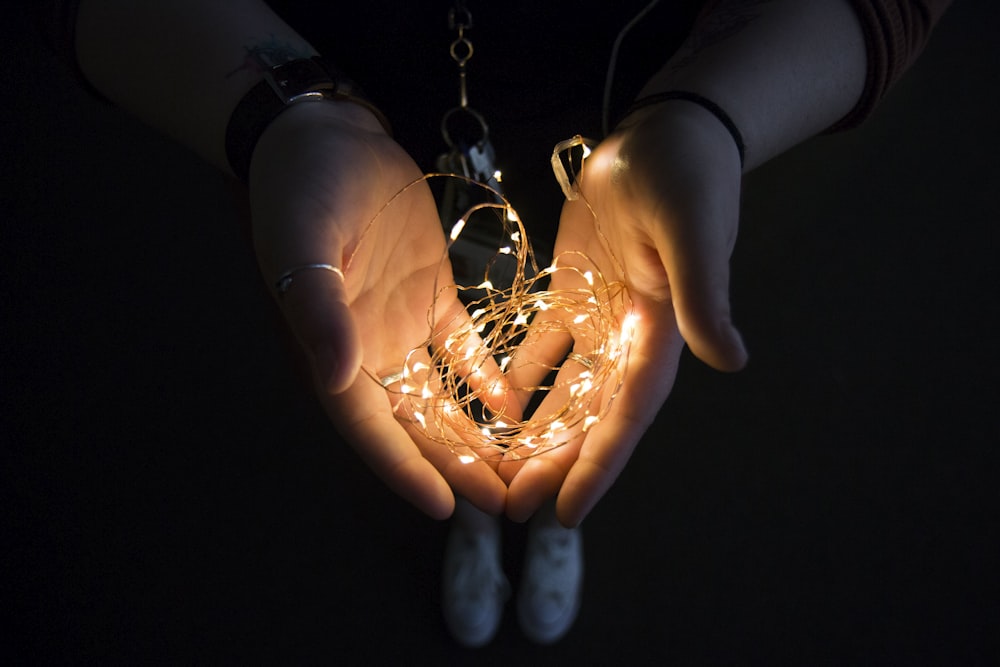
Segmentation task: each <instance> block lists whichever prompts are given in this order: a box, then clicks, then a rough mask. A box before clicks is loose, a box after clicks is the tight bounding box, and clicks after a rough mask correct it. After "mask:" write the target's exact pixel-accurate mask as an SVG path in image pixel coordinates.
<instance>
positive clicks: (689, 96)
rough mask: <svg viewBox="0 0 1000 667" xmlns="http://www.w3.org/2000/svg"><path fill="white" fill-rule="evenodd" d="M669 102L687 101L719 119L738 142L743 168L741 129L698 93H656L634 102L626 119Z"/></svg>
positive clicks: (744, 147) (626, 113)
mask: <svg viewBox="0 0 1000 667" xmlns="http://www.w3.org/2000/svg"><path fill="white" fill-rule="evenodd" d="M667 100H687V101H688V102H694V103H695V104H697V105H699V106H701V107H702V108H704V109H705V110H707V111H709V112H711V113H712V115H714V116H715V117H716V118H718V119H719V122H720V123H722V124H723V125H724V126H725V127H726V129H727V130H729V134H731V135H732V137H733V141H734V142H736V150H737V151H738V152H739V154H740V166H741V167H742V166H743V162H744V157H745V155H746V146H745V145H744V144H743V135H742V134H740V128H738V127H736V123H734V122H733V119H732V118H730V117H729V114H727V113H726V112H725V110H724V109H723V108H722V107H720V106H719V105H718V104H716V103H715V102H713V101H712V100H710V99H708V98H707V97H703V96H701V95H699V94H698V93H692V92H688V91H686V90H668V91H666V92H663V93H654V94H652V95H648V96H646V97H643V98H640V99H638V100H636V101H635V102H633V103H632V106H630V107H629V109H628V111H626V112H625V116H624V117H628V116H629V115H631V114H632V112H634V111H638V110H639V109H643V108H645V107H648V106H652V105H653V104H659V103H660V102H666V101H667Z"/></svg>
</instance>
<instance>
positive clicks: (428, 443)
mask: <svg viewBox="0 0 1000 667" xmlns="http://www.w3.org/2000/svg"><path fill="white" fill-rule="evenodd" d="M407 432H408V433H409V434H410V437H411V438H412V439H413V440H414V442H417V443H418V444H419V447H420V450H421V451H422V452H423V456H424V458H425V459H427V460H428V461H429V462H430V463H431V465H433V466H434V467H435V468H436V469H437V470H438V471H439V472H440V473H441V476H442V477H444V479H445V480H446V481H447V482H448V484H449V486H450V487H451V488H452V490H453V491H454V493H456V494H457V495H460V496H463V497H464V498H465V499H466V500H468V501H469V502H471V503H472V504H473V505H475V506H476V507H478V508H479V509H480V510H482V511H484V512H486V513H487V514H491V515H494V516H496V515H499V514H502V513H503V511H504V507H505V504H506V500H507V485H506V484H505V483H504V482H503V481H502V480H501V479H500V478H499V477H498V476H497V474H496V472H495V471H494V470H493V468H491V467H490V466H489V465H488V464H487V463H486V462H485V461H471V462H465V461H468V459H460V458H459V456H458V452H453V451H452V450H451V449H449V448H448V447H447V446H445V445H443V444H441V443H438V442H434V441H432V440H429V439H427V438H426V437H424V436H423V434H422V433H420V432H419V430H418V429H416V428H414V427H412V426H410V427H409V428H407Z"/></svg>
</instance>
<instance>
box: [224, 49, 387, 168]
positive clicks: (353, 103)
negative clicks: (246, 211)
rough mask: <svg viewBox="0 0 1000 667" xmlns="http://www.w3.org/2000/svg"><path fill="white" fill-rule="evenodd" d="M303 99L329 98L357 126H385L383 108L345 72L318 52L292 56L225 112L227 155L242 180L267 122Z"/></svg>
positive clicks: (301, 102) (340, 113)
mask: <svg viewBox="0 0 1000 667" xmlns="http://www.w3.org/2000/svg"><path fill="white" fill-rule="evenodd" d="M305 103H324V104H329V103H333V104H335V105H337V106H338V107H339V108H338V111H337V115H338V116H340V117H341V118H342V119H344V120H347V121H350V122H353V123H354V124H356V125H357V126H358V127H359V128H361V127H367V128H371V129H375V128H374V127H373V126H372V121H373V120H374V121H376V123H377V124H378V125H380V126H381V127H382V128H383V129H384V130H385V132H386V133H388V132H389V124H388V121H387V120H386V119H385V117H384V116H383V115H382V113H381V112H380V111H379V110H378V109H377V108H376V107H375V106H374V105H373V104H372V103H371V102H369V101H368V99H367V97H366V96H365V95H364V93H362V92H361V90H360V89H359V88H358V87H357V86H356V85H355V84H354V83H353V82H352V81H351V80H350V79H348V78H347V77H346V76H344V75H343V74H341V73H340V72H339V71H337V70H336V69H335V68H333V67H332V66H331V65H329V64H328V63H326V62H324V61H323V60H322V59H320V58H319V57H314V58H301V59H297V60H292V61H289V62H286V63H283V64H282V65H279V66H277V67H273V68H271V69H269V70H267V71H266V72H265V73H264V79H263V80H262V81H261V82H260V83H258V84H257V85H256V86H254V87H253V88H251V89H250V91H249V92H247V94H246V95H245V96H244V97H243V98H242V99H241V100H240V102H239V103H238V104H237V105H236V108H235V109H234V110H233V113H232V115H231V116H230V118H229V123H228V124H227V126H226V143H225V145H226V156H227V158H228V161H229V165H230V168H231V169H232V172H233V173H234V174H235V175H236V176H237V177H238V178H239V179H240V180H242V181H244V182H246V181H247V178H248V175H249V170H250V159H251V156H252V155H253V152H254V148H255V147H256V145H257V142H258V140H259V139H260V137H261V135H262V134H263V133H264V132H265V131H266V130H267V128H268V126H269V125H271V123H272V122H273V121H274V120H275V119H276V118H278V116H280V115H282V114H284V113H285V112H286V111H288V110H289V109H290V108H292V107H295V106H299V105H301V104H305ZM344 103H350V104H349V105H348V106H345V105H344ZM349 107H357V109H351V108H349ZM331 109H332V107H331Z"/></svg>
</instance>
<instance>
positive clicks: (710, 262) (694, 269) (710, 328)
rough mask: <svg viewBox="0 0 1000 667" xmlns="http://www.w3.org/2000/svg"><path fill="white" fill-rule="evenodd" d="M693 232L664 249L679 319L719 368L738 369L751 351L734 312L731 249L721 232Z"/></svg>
mask: <svg viewBox="0 0 1000 667" xmlns="http://www.w3.org/2000/svg"><path fill="white" fill-rule="evenodd" d="M693 227H694V229H705V228H706V227H707V225H695V226H693ZM694 236H695V237H696V238H686V239H683V240H682V241H681V242H680V243H677V244H674V245H669V246H667V248H669V250H667V251H666V252H663V251H661V258H662V260H663V262H664V265H665V266H666V267H667V274H668V276H669V278H668V279H669V283H670V295H671V299H672V301H673V304H674V312H675V314H676V316H677V325H678V327H679V329H680V332H681V336H682V337H683V338H684V340H685V342H686V343H687V345H688V347H689V348H691V352H692V353H694V355H695V356H696V357H698V358H699V359H701V360H702V361H704V362H705V363H707V364H708V365H709V366H712V367H713V368H716V369H718V370H721V371H736V370H739V369H741V368H743V366H744V365H746V362H747V351H746V347H745V345H744V343H743V337H742V336H741V335H740V333H739V331H738V330H737V329H736V327H735V326H734V325H733V322H732V316H731V314H730V305H729V249H728V248H727V247H726V244H725V243H723V241H722V240H721V239H720V238H718V237H714V236H712V235H704V236H702V237H701V238H697V237H698V236H699V235H698V234H697V233H695V234H694Z"/></svg>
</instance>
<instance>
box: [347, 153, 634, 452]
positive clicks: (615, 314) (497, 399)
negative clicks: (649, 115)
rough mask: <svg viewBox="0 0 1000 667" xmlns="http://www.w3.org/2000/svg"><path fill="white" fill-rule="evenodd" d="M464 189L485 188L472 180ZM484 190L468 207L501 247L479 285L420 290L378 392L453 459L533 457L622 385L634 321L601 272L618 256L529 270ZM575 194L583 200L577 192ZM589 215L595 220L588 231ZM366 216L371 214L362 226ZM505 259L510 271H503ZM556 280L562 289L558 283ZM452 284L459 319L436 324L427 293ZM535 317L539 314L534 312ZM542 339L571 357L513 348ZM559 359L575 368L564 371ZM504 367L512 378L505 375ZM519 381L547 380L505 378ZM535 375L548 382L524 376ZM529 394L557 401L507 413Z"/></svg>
mask: <svg viewBox="0 0 1000 667" xmlns="http://www.w3.org/2000/svg"><path fill="white" fill-rule="evenodd" d="M581 145H582V146H583V154H584V157H586V155H589V148H588V147H587V146H586V144H582V143H580V142H576V143H573V146H581ZM576 176H577V177H579V176H580V173H577V174H576ZM431 178H453V176H444V175H433V174H432V175H427V176H424V177H423V178H421V179H419V180H418V181H415V182H414V183H418V182H420V181H426V180H428V179H431ZM455 178H457V177H455ZM467 182H469V181H468V180H467ZM411 185H413V184H411ZM471 185H472V186H478V187H483V188H484V189H486V190H489V188H488V187H486V186H483V185H481V184H478V183H475V182H471ZM404 191H405V189H404ZM489 192H490V195H491V197H490V200H491V202H492V201H496V202H497V203H495V204H493V203H487V204H477V205H476V207H477V209H476V210H479V209H484V208H485V209H490V208H492V209H495V212H496V220H497V222H498V223H499V224H500V225H501V226H502V227H503V236H502V237H501V238H505V239H509V243H502V244H498V247H497V249H496V254H495V258H494V259H493V260H490V262H489V263H487V265H486V267H484V271H483V273H481V274H480V275H481V276H482V281H481V282H479V284H478V285H463V284H455V285H437V286H436V291H435V292H434V294H432V295H429V298H430V299H431V305H430V307H429V308H428V311H427V312H428V323H429V328H428V336H427V339H426V340H424V341H422V342H420V344H419V345H416V346H415V347H414V348H413V349H412V350H410V351H409V352H408V354H407V355H406V357H405V359H404V361H403V363H402V364H401V366H402V371H401V372H399V373H398V375H399V378H400V382H399V384H398V385H397V384H394V383H383V386H386V390H387V391H389V392H391V393H395V394H397V395H398V396H399V403H398V407H397V409H396V414H397V415H398V418H400V419H408V420H409V421H410V422H412V423H413V425H414V427H416V428H418V429H419V430H420V431H421V432H422V433H423V434H424V435H425V436H426V437H427V438H429V439H430V440H432V441H435V442H438V443H441V444H442V445H444V446H447V447H448V448H449V449H451V450H452V451H453V452H454V453H455V454H456V456H458V458H459V460H460V461H461V462H462V463H470V462H472V461H475V460H479V459H484V460H499V459H515V460H516V459H521V458H527V457H531V456H535V455H538V454H543V453H545V452H547V451H550V450H552V449H554V448H556V447H560V446H562V445H564V444H566V443H567V442H570V441H572V440H573V439H574V437H577V436H578V435H580V434H582V433H584V432H586V431H587V430H589V429H590V428H592V427H593V426H594V425H595V424H597V423H598V422H599V421H600V420H601V418H602V417H604V416H605V415H606V414H607V412H608V410H609V409H610V407H611V404H612V402H613V400H614V399H615V397H616V396H617V394H618V391H619V390H620V388H621V385H622V382H623V378H624V373H625V370H626V366H627V364H626V363H625V361H626V360H627V358H628V352H629V348H630V345H631V342H632V340H633V338H634V334H635V328H636V322H637V318H636V317H635V315H634V314H633V313H632V308H631V301H630V299H629V296H628V291H627V289H626V287H625V284H624V281H623V280H622V277H621V276H617V275H609V274H607V273H604V272H602V269H603V270H604V271H608V270H610V271H612V273H613V272H615V271H617V268H616V267H618V266H619V265H618V263H617V262H615V261H612V262H611V263H610V266H599V265H597V264H596V263H594V262H593V261H592V260H591V259H590V258H589V257H587V256H586V255H584V254H583V253H580V252H572V253H565V254H563V255H559V256H557V257H555V258H554V259H553V261H552V263H551V264H550V265H549V266H547V267H545V268H544V269H541V270H539V269H538V267H537V265H536V264H535V263H534V256H533V253H532V250H531V247H530V245H529V243H528V237H527V233H526V232H525V229H524V226H523V223H522V222H521V220H520V218H519V216H518V215H517V213H516V211H514V209H513V207H512V206H511V205H510V203H509V202H507V200H505V199H504V198H503V196H502V195H501V194H500V193H497V192H495V191H492V190H489ZM574 192H575V193H576V195H577V196H578V197H579V198H583V195H582V193H580V192H579V191H578V190H574ZM397 196H398V195H397ZM584 200H585V198H584ZM591 210H593V209H591ZM471 214H472V210H471V209H470V211H468V212H466V214H465V215H463V216H462V217H461V218H459V219H458V221H457V222H456V223H455V224H454V225H453V227H452V229H451V231H450V239H451V241H452V242H454V241H456V240H458V239H459V238H460V236H461V235H462V233H463V232H464V231H465V230H466V228H467V227H468V226H469V225H478V224H479V222H478V220H479V218H472V217H471ZM598 222H599V221H598V220H597V219H596V217H595V218H594V224H595V226H598ZM377 223H378V216H376V218H375V219H374V220H373V221H372V223H371V224H372V225H374V224H377ZM500 257H504V258H505V259H503V263H502V267H504V268H503V271H499V270H498V272H496V273H491V270H490V268H489V267H490V266H492V262H493V261H496V260H497V259H498V258H500ZM512 260H513V262H514V271H513V274H514V275H513V278H510V276H508V275H507V274H506V273H505V272H507V269H508V268H509V267H510V266H511V261H512ZM348 265H349V262H348ZM498 266H499V265H498ZM501 277H502V278H503V282H500V280H499V278H501ZM563 279H564V280H563ZM549 280H551V281H552V283H554V284H555V285H556V287H555V288H552V287H551V285H550V284H549V283H548V281H549ZM559 280H562V282H561V284H562V285H565V287H561V288H560V287H559V284H560V283H559V282H558V281H559ZM472 282H475V281H472ZM496 283H499V284H496ZM483 290H485V291H486V293H485V295H484V294H482V291H483ZM456 291H457V292H458V293H460V294H462V293H465V294H467V295H470V299H469V303H468V311H469V316H468V319H450V320H449V321H448V322H438V321H437V320H436V319H435V317H436V314H437V313H438V312H449V309H448V308H438V307H437V300H438V299H441V298H453V296H452V295H454V293H455V292H456ZM538 313H546V315H545V317H535V316H536V315H537V314H538ZM442 326H446V327H447V331H448V335H447V336H446V337H445V338H444V340H443V342H442V341H441V340H440V339H437V341H436V342H435V337H434V336H433V335H431V332H434V331H440V330H441V328H442ZM553 336H554V337H556V338H555V339H556V340H558V339H559V338H561V337H568V338H570V339H572V341H573V352H572V353H571V354H570V355H569V356H568V357H567V359H566V361H564V362H563V363H556V364H555V365H554V366H553V365H548V364H549V363H551V362H543V361H537V360H535V357H536V356H537V355H535V354H522V355H518V350H520V349H521V348H522V346H532V345H535V344H536V343H539V342H542V341H544V340H546V339H547V338H549V337H553ZM542 347H545V345H542ZM428 354H430V359H429V360H428V359H427V355H428ZM514 359H516V360H517V363H516V364H514V362H513V360H514ZM569 361H572V362H574V363H572V364H570V365H566V366H564V364H565V363H566V362H569ZM512 366H514V367H516V369H517V371H518V372H517V373H510V370H511V367H512ZM581 366H582V367H583V368H581ZM532 368H534V371H533V370H532ZM521 371H524V372H523V373H522V372H521ZM551 371H558V372H557V373H555V374H553V373H551ZM393 377H395V375H394V376H393ZM522 377H523V378H533V379H531V380H529V381H528V382H532V383H540V382H546V383H549V384H519V385H517V384H514V383H515V382H516V381H517V379H518V378H522ZM541 377H546V378H552V377H554V378H555V379H554V380H552V379H546V380H538V379H534V378H541ZM377 379H385V378H377ZM535 392H543V393H547V394H548V396H550V397H559V398H558V399H557V402H560V403H561V405H556V406H554V407H550V405H549V404H550V403H552V402H553V401H551V400H549V401H545V402H544V403H543V405H544V406H545V408H544V410H545V414H541V412H542V411H541V410H536V411H535V413H534V414H532V415H531V416H530V417H527V418H525V419H516V416H517V415H519V414H520V408H519V407H518V406H519V405H520V401H521V399H520V398H518V399H516V400H515V398H514V397H515V396H523V395H530V394H532V393H535ZM501 416H502V419H500V418H498V417H501Z"/></svg>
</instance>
